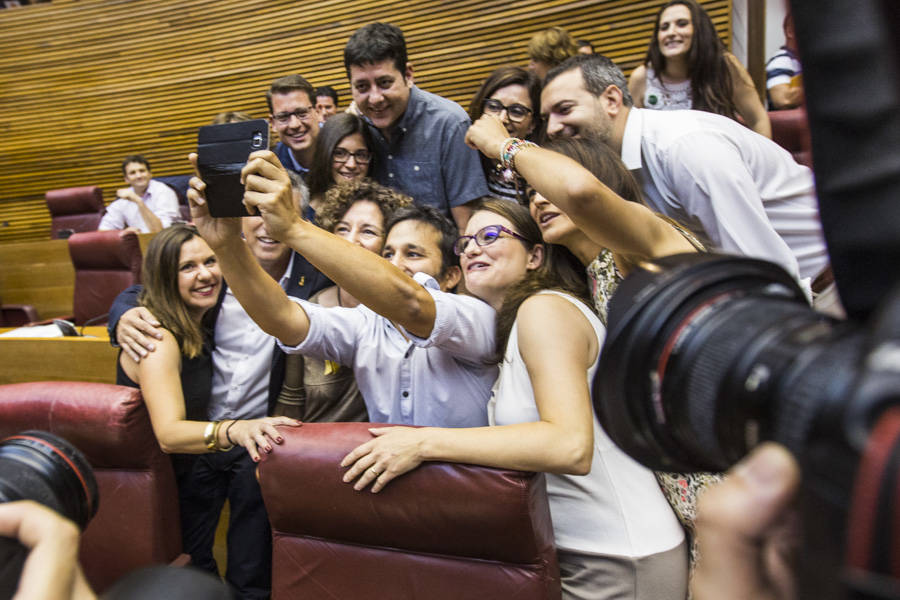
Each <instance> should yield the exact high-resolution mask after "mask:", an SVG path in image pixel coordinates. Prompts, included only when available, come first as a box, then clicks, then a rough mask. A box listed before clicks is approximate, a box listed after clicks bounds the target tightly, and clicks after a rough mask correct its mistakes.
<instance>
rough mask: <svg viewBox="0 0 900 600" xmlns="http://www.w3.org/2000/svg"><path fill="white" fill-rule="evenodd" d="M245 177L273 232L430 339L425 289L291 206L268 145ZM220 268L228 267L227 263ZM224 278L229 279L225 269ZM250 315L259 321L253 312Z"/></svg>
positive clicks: (251, 202)
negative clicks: (308, 218) (316, 223)
mask: <svg viewBox="0 0 900 600" xmlns="http://www.w3.org/2000/svg"><path fill="white" fill-rule="evenodd" d="M243 176H244V181H245V183H246V192H245V194H244V202H245V203H246V204H247V206H248V207H250V209H251V210H258V211H259V214H260V215H261V216H262V218H263V219H265V221H266V229H267V230H268V232H269V235H271V236H272V237H274V238H275V239H277V240H279V241H281V242H284V243H285V244H287V245H288V246H290V247H291V248H293V249H294V250H296V251H297V252H299V253H300V254H302V255H303V256H304V257H306V259H307V260H308V261H309V262H310V263H311V264H312V265H313V266H314V267H316V268H317V269H319V270H320V271H321V272H322V273H324V274H325V275H326V276H327V277H328V278H329V279H331V280H332V281H334V282H335V283H336V284H337V285H338V286H340V287H341V288H342V289H345V290H347V291H348V292H350V294H352V295H353V296H354V297H355V298H357V299H358V300H359V301H360V302H362V303H363V304H365V305H366V306H368V307H369V308H370V309H372V310H373V311H375V312H376V313H378V314H380V315H382V316H384V317H386V318H388V319H390V320H391V321H393V322H395V323H397V324H399V325H402V326H403V327H404V328H405V329H406V330H407V331H409V332H410V333H412V334H414V335H416V336H419V337H423V338H426V337H428V336H429V335H430V334H431V330H432V328H433V327H434V319H435V304H434V300H433V299H432V297H431V295H430V294H429V293H428V292H427V291H426V290H425V288H423V287H422V286H421V285H419V284H418V283H416V282H415V281H414V280H413V279H412V278H411V277H410V276H409V275H407V274H406V273H404V272H403V271H401V270H400V269H398V268H397V267H395V266H394V265H392V264H391V263H389V262H388V261H386V260H384V259H383V258H381V257H380V256H378V255H376V254H373V253H372V252H369V251H368V250H366V249H364V248H362V247H360V246H356V245H355V244H351V243H350V242H348V241H347V240H344V239H342V238H340V237H338V236H336V235H334V234H331V233H329V232H327V231H325V230H323V229H321V228H319V227H316V226H315V225H313V224H311V223H309V222H308V221H305V220H303V219H302V218H301V217H300V215H298V214H297V212H296V210H294V208H293V200H292V198H291V188H290V180H289V179H288V177H287V173H286V171H285V170H284V168H283V167H282V166H281V163H280V162H279V161H278V158H277V157H276V156H275V155H274V154H273V153H271V152H269V151H267V150H264V151H259V152H255V153H253V154H251V155H250V160H249V161H248V162H247V166H246V167H244V171H243ZM217 252H218V251H217ZM220 260H221V259H220ZM222 268H223V271H225V268H226V265H225V264H224V263H223V265H222ZM225 277H226V280H228V281H229V284H230V282H231V277H230V276H229V275H228V274H227V272H226V275H225ZM235 295H237V290H236V289H235ZM238 299H241V297H240V296H238ZM241 304H243V300H241ZM245 308H247V311H248V312H250V309H249V307H246V306H245ZM250 314H251V316H253V318H254V320H256V316H255V315H254V313H252V312H251V313H250ZM257 322H259V321H257ZM260 326H262V324H261V323H260ZM263 328H264V329H265V327H263Z"/></svg>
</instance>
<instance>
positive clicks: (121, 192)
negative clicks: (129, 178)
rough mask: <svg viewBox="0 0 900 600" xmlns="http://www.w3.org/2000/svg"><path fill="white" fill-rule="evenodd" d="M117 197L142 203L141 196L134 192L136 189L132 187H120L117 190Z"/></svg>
mask: <svg viewBox="0 0 900 600" xmlns="http://www.w3.org/2000/svg"><path fill="white" fill-rule="evenodd" d="M116 198H122V199H123V200H128V201H129V202H134V203H135V204H140V203H141V198H140V196H138V195H137V194H135V193H134V190H132V189H131V188H119V189H117V190H116Z"/></svg>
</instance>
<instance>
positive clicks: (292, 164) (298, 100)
mask: <svg viewBox="0 0 900 600" xmlns="http://www.w3.org/2000/svg"><path fill="white" fill-rule="evenodd" d="M315 99H316V92H315V89H314V88H313V86H312V85H311V84H310V83H309V82H308V81H307V80H306V79H304V78H303V77H301V76H300V75H287V76H285V77H279V78H278V79H276V80H275V81H273V82H272V85H271V86H269V90H268V91H267V92H266V102H267V103H268V105H269V124H270V125H271V126H272V129H274V130H275V133H277V134H278V139H279V142H278V144H276V146H275V150H274V152H275V154H276V155H277V156H278V159H279V160H280V161H281V164H282V165H284V166H285V168H287V169H290V170H291V171H294V172H296V173H299V174H300V176H301V177H304V178H305V177H306V174H307V173H308V172H309V167H310V165H312V159H313V152H314V150H315V146H316V137H317V136H318V135H319V112H318V111H317V110H316V106H315Z"/></svg>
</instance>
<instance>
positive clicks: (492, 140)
mask: <svg viewBox="0 0 900 600" xmlns="http://www.w3.org/2000/svg"><path fill="white" fill-rule="evenodd" d="M508 138H509V132H508V131H507V130H506V127H505V126H504V125H503V122H502V121H501V120H500V119H498V118H497V117H495V116H494V115H487V114H485V115H481V117H479V119H478V120H477V121H475V122H474V123H472V125H471V126H470V127H469V131H467V132H466V144H468V145H469V147H471V148H474V149H475V150H478V151H479V152H481V153H482V154H484V155H485V156H487V157H488V158H493V159H494V160H499V158H500V151H501V150H502V149H503V142H504V141H506V140H507V139H508Z"/></svg>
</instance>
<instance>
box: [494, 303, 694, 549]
mask: <svg viewBox="0 0 900 600" xmlns="http://www.w3.org/2000/svg"><path fill="white" fill-rule="evenodd" d="M539 293H541V294H555V295H557V296H560V297H562V298H565V299H566V300H568V301H570V302H571V303H572V304H574V305H575V306H577V307H578V309H579V310H581V312H582V314H584V316H585V318H587V320H588V321H589V322H590V324H591V326H592V327H593V328H594V333H595V334H596V336H597V343H598V344H600V345H602V344H603V338H604V337H605V334H606V329H605V328H604V327H603V324H602V323H600V320H599V319H598V318H597V315H595V314H594V313H593V312H592V311H591V310H590V309H589V308H588V307H587V306H586V305H585V304H583V303H582V302H580V301H579V300H577V299H575V298H574V297H572V296H570V295H568V294H564V293H561V292H556V291H551V290H544V291H542V292H539ZM599 360H600V356H599V352H598V355H597V359H596V360H595V361H594V364H592V365H591V367H590V369H588V371H587V373H586V374H585V376H586V379H587V382H588V386H589V387H590V385H591V383H592V382H593V379H594V373H596V371H597V364H598V362H599ZM488 417H489V419H490V423H491V425H509V424H513V423H529V422H534V421H539V420H540V414H539V413H538V410H537V404H536V403H535V400H534V391H533V389H532V387H531V379H530V378H529V377H528V371H527V369H526V367H525V361H524V360H523V359H522V356H521V354H520V353H519V343H518V321H517V322H516V323H514V324H513V327H512V331H511V332H510V334H509V342H508V343H507V345H506V354H505V356H504V358H503V363H502V364H501V365H500V375H499V377H498V378H497V383H495V384H494V389H493V392H492V397H491V401H490V403H489V405H488ZM593 420H594V456H593V459H592V462H591V472H590V473H589V474H587V475H555V474H552V473H547V474H546V480H547V492H548V495H549V499H550V514H551V517H552V520H553V533H554V537H555V540H556V546H557V547H558V548H562V549H564V550H574V551H578V552H588V553H593V554H603V555H616V556H625V557H634V558H639V557H643V556H648V555H651V554H656V553H659V552H664V551H666V550H671V549H672V548H674V547H675V546H677V545H678V544H680V543H681V542H682V541H683V540H684V531H683V530H682V528H681V525H680V524H679V523H678V519H677V518H676V517H675V514H674V513H673V512H672V508H671V507H670V506H669V503H668V502H667V501H666V499H665V497H664V496H663V494H662V492H661V491H660V488H659V484H657V482H656V478H655V477H654V476H653V472H652V471H650V470H648V469H647V468H645V467H643V466H641V465H640V464H638V463H637V462H636V461H634V460H633V459H631V458H630V457H628V456H627V455H626V454H625V453H624V452H622V451H621V450H619V448H618V447H617V446H616V445H615V444H613V442H612V440H610V439H609V437H608V436H607V435H606V433H605V432H604V431H603V429H602V428H601V427H600V423H599V422H598V421H597V417H596V415H594V417H593Z"/></svg>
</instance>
